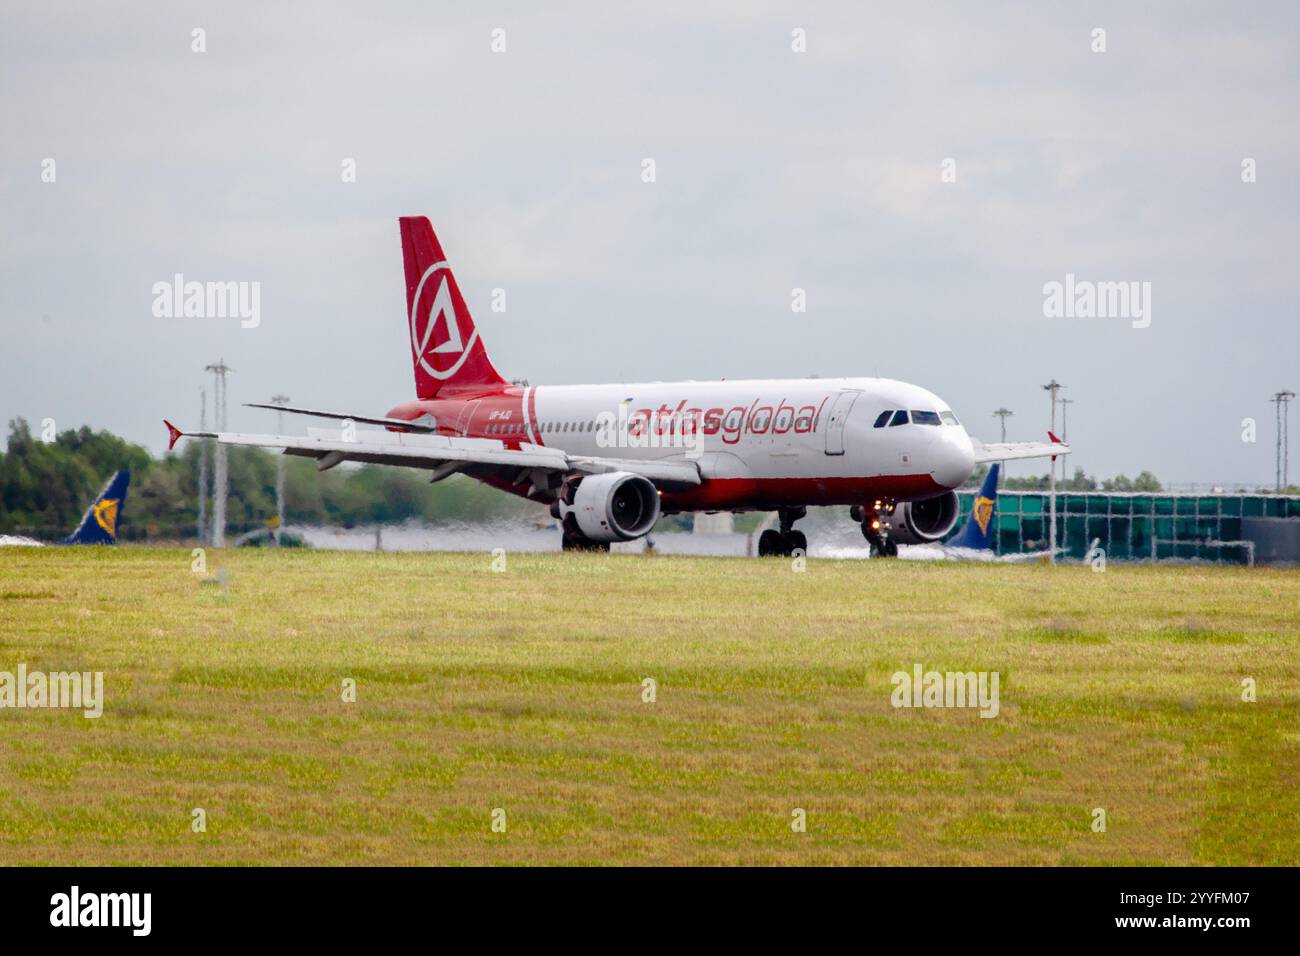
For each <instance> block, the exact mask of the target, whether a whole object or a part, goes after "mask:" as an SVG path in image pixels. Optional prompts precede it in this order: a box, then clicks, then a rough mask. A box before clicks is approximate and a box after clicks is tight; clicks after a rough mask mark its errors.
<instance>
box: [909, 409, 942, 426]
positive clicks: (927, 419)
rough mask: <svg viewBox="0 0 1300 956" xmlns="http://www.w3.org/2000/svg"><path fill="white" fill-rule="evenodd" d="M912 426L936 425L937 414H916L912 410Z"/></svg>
mask: <svg viewBox="0 0 1300 956" xmlns="http://www.w3.org/2000/svg"><path fill="white" fill-rule="evenodd" d="M912 424H913V425H938V424H939V413H938V412H918V411H917V410H916V409H912Z"/></svg>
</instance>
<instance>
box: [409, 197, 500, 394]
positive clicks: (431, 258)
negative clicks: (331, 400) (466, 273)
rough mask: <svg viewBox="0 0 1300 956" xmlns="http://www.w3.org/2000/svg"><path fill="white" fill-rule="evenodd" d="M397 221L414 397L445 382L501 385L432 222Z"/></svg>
mask: <svg viewBox="0 0 1300 956" xmlns="http://www.w3.org/2000/svg"><path fill="white" fill-rule="evenodd" d="M399 222H400V223H401V226H402V259H403V261H404V262H405V265H406V319H407V324H408V325H409V326H410V330H411V361H412V364H413V365H414V367H415V395H416V397H417V398H433V397H434V396H435V395H437V394H438V390H439V389H441V388H443V387H444V386H447V385H504V384H506V380H505V379H503V378H502V377H501V375H500V374H499V373H498V372H497V370H496V369H495V368H493V366H492V360H491V359H489V358H488V354H487V349H485V348H484V347H483V341H482V339H480V338H479V336H478V329H476V328H475V327H474V319H473V317H471V316H470V314H469V308H468V307H467V306H466V305H465V299H464V297H462V296H461V294H460V286H458V285H457V284H456V277H455V276H453V275H452V274H451V268H450V266H448V265H447V258H446V256H444V255H443V254H442V246H440V245H439V244H438V237H437V236H435V235H434V234H433V226H431V225H429V220H428V219H426V218H425V217H424V216H403V217H402V218H401V219H400V220H399Z"/></svg>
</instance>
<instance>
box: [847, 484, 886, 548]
mask: <svg viewBox="0 0 1300 956" xmlns="http://www.w3.org/2000/svg"><path fill="white" fill-rule="evenodd" d="M893 513H894V502H892V501H890V500H888V499H886V498H880V499H877V500H876V501H873V502H872V503H871V504H870V505H866V506H864V505H854V506H853V507H852V508H850V509H849V517H850V518H852V519H853V520H854V521H856V522H858V523H859V524H861V525H862V537H864V538H866V539H867V544H868V545H870V546H871V556H872V557H873V558H896V557H898V543H897V542H895V541H894V539H893V538H891V537H890V536H889V532H888V531H886V530H885V526H884V520H883V519H884V518H885V517H887V516H889V515H891V514H893Z"/></svg>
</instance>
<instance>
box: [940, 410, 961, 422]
mask: <svg viewBox="0 0 1300 956" xmlns="http://www.w3.org/2000/svg"><path fill="white" fill-rule="evenodd" d="M939 417H940V418H942V419H943V423H944V424H945V425H960V424H961V422H959V421H957V416H956V415H954V414H953V413H952V412H949V411H942V412H940V413H939Z"/></svg>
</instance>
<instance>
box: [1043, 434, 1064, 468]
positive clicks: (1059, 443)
mask: <svg viewBox="0 0 1300 956" xmlns="http://www.w3.org/2000/svg"><path fill="white" fill-rule="evenodd" d="M1047 437H1048V438H1050V439H1051V440H1052V444H1053V445H1064V444H1066V443H1065V442H1063V441H1061V439H1059V438H1057V437H1056V435H1054V434H1053V433H1052V431H1051V429H1048V432H1047ZM1052 461H1056V456H1055V455H1053V456H1052Z"/></svg>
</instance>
